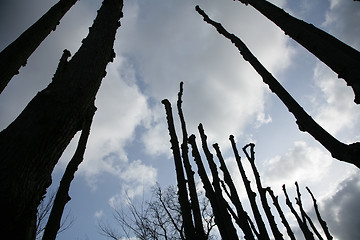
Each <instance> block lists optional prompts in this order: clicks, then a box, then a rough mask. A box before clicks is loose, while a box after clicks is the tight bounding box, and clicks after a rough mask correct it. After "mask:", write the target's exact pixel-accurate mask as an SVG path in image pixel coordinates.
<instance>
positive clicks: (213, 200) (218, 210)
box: [188, 134, 237, 239]
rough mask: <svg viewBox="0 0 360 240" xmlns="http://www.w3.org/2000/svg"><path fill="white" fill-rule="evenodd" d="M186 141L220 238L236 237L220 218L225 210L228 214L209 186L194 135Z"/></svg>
mask: <svg viewBox="0 0 360 240" xmlns="http://www.w3.org/2000/svg"><path fill="white" fill-rule="evenodd" d="M188 141H189V143H190V145H191V148H192V155H193V157H194V160H195V163H196V165H197V167H198V174H199V176H200V179H201V181H202V183H203V186H204V190H205V196H206V197H207V198H208V199H209V201H210V204H211V208H212V210H213V213H214V216H215V218H214V221H215V224H216V226H217V227H218V229H219V232H220V235H221V238H222V239H237V235H236V236H233V235H232V233H233V232H232V231H231V232H228V231H227V226H225V224H224V222H223V221H222V218H223V216H222V215H223V214H224V213H225V212H226V214H228V213H227V209H226V208H225V209H223V208H222V207H221V205H220V204H219V203H218V201H217V197H216V193H215V191H214V189H213V187H212V186H211V182H210V180H209V177H208V176H207V173H206V170H205V167H204V164H203V162H202V160H201V156H200V152H199V150H198V147H197V144H196V141H195V135H194V134H192V135H191V136H190V137H189V140H188Z"/></svg>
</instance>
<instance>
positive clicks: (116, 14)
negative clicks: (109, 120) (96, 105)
mask: <svg viewBox="0 0 360 240" xmlns="http://www.w3.org/2000/svg"><path fill="white" fill-rule="evenodd" d="M122 6H123V1H121V0H104V2H103V4H102V7H101V9H100V10H99V11H98V15H97V17H96V19H95V20H94V24H93V26H92V27H91V28H90V32H89V35H88V36H87V37H86V38H85V39H84V40H83V44H82V46H81V47H80V49H79V50H78V52H77V53H76V54H75V55H74V57H73V58H72V59H71V60H70V61H69V62H67V60H66V59H67V58H68V57H69V55H70V53H69V52H68V51H64V55H63V57H62V59H61V61H60V64H59V67H58V69H57V71H56V73H55V75H54V78H53V81H52V83H51V84H50V85H49V86H48V87H47V88H45V89H44V90H43V91H41V92H39V93H38V94H37V95H36V96H35V97H34V98H33V100H31V102H30V103H29V104H28V105H27V106H26V108H25V109H24V111H23V112H22V113H21V114H20V115H19V117H18V118H17V119H16V120H15V121H14V122H13V123H11V124H10V125H9V126H8V127H7V128H6V129H5V130H3V131H2V132H1V133H0V156H1V161H0V180H1V183H2V184H1V185H0V196H1V199H0V205H1V206H2V218H3V219H6V221H4V223H3V224H2V225H1V228H2V231H1V232H2V235H5V236H11V238H12V239H21V240H24V239H34V237H35V233H34V231H35V220H36V208H37V206H38V204H39V202H40V200H41V198H42V196H43V195H44V194H45V192H46V188H47V187H48V186H49V185H50V184H51V173H52V171H53V168H54V166H55V164H56V163H57V162H58V160H59V158H60V156H61V154H62V152H63V151H64V149H65V148H66V146H67V145H68V144H69V142H70V140H71V139H72V138H73V136H74V135H75V134H76V132H77V131H79V130H80V129H81V128H82V123H83V121H84V119H85V118H86V114H87V113H88V111H89V110H90V108H91V107H93V101H94V99H95V96H96V93H97V91H98V89H99V87H100V84H101V80H102V78H103V77H104V76H105V73H106V72H105V68H106V65H107V64H108V62H110V61H112V60H113V58H114V56H115V54H114V50H113V44H114V40H115V34H116V30H117V28H118V27H119V26H120V23H119V19H120V18H121V17H122Z"/></svg>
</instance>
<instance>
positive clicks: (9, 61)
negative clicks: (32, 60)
mask: <svg viewBox="0 0 360 240" xmlns="http://www.w3.org/2000/svg"><path fill="white" fill-rule="evenodd" d="M77 1H78V0H60V1H59V2H58V3H56V4H55V5H54V6H53V7H52V8H50V10H49V11H48V12H46V13H45V14H44V15H43V16H42V17H41V18H40V19H39V20H38V21H37V22H35V23H34V24H33V25H32V26H31V27H29V28H28V29H27V30H26V31H25V32H24V33H23V34H21V35H20V36H19V37H18V38H17V39H16V40H15V41H14V42H12V43H11V44H10V45H9V46H7V47H6V48H5V49H4V50H2V51H1V53H0V93H1V92H2V91H3V90H4V88H5V87H6V85H7V84H8V83H9V81H10V80H11V78H12V77H13V76H14V75H16V74H18V73H19V69H20V68H21V66H25V65H26V62H27V59H28V58H29V57H30V55H31V54H32V53H33V52H34V51H35V50H36V48H37V47H38V46H39V45H40V44H41V42H42V41H43V40H44V39H45V38H46V37H47V36H48V35H49V34H50V33H51V31H54V30H55V28H56V26H57V25H58V24H59V23H60V20H61V18H62V17H63V16H64V15H65V13H66V12H67V11H68V10H69V9H70V8H71V7H72V6H73V5H74V4H75V3H76V2H77Z"/></svg>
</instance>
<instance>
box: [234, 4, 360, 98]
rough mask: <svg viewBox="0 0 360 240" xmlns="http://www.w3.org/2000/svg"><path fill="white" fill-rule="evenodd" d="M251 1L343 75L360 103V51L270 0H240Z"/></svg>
mask: <svg viewBox="0 0 360 240" xmlns="http://www.w3.org/2000/svg"><path fill="white" fill-rule="evenodd" d="M238 1H240V2H242V3H243V4H246V5H248V4H250V5H251V6H253V7H254V8H255V9H257V10H258V11H259V12H261V13H262V14H263V15H264V16H265V17H267V18H268V19H270V20H271V21H272V22H274V23H275V24H276V25H277V26H278V27H280V28H281V29H282V30H283V31H284V33H285V34H286V35H289V36H290V37H291V38H292V39H294V40H295V41H296V42H298V43H299V44H301V45H302V46H303V47H304V48H306V49H307V50H308V51H309V52H311V53H312V54H313V55H314V56H316V57H317V58H318V59H320V60H321V61H322V62H323V63H325V64H326V65H327V66H329V67H330V68H331V69H332V70H333V71H334V72H336V73H337V74H338V77H339V78H343V79H344V80H345V81H346V83H347V85H348V86H351V87H352V89H353V91H354V93H355V99H354V102H355V103H357V104H360V53H359V52H358V51H357V50H355V49H354V48H352V47H350V46H349V45H347V44H345V43H343V42H341V41H339V40H338V39H337V38H335V37H334V36H332V35H330V34H328V33H327V32H325V31H323V30H321V29H319V28H317V27H315V26H314V25H312V24H308V23H306V22H304V21H302V20H300V19H297V18H295V17H293V16H291V15H290V14H288V13H287V12H285V11H284V10H283V9H281V8H279V7H277V6H275V5H274V4H272V3H270V2H268V1H266V0H238Z"/></svg>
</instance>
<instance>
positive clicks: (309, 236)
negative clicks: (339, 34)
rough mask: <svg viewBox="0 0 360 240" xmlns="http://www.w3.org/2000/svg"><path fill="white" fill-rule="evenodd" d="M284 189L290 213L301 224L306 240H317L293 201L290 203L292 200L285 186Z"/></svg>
mask: <svg viewBox="0 0 360 240" xmlns="http://www.w3.org/2000/svg"><path fill="white" fill-rule="evenodd" d="M282 189H283V191H284V195H285V198H286V205H287V206H288V207H289V208H290V211H291V213H292V214H293V215H294V216H295V218H296V220H297V222H298V224H299V227H300V229H301V231H302V232H303V234H304V237H305V239H306V240H315V239H314V235H313V234H312V232H311V231H310V230H309V228H308V226H307V225H306V223H305V222H303V221H302V220H301V218H300V216H299V214H298V213H297V212H296V210H295V209H294V207H293V205H292V203H291V201H290V198H289V196H288V194H287V192H286V188H285V184H284V185H283V186H282Z"/></svg>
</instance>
